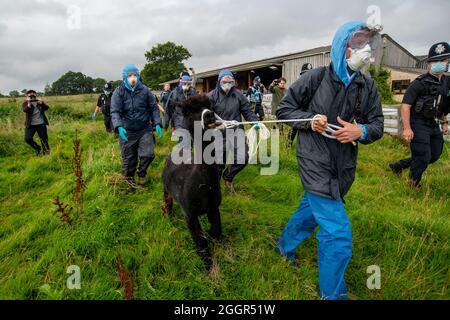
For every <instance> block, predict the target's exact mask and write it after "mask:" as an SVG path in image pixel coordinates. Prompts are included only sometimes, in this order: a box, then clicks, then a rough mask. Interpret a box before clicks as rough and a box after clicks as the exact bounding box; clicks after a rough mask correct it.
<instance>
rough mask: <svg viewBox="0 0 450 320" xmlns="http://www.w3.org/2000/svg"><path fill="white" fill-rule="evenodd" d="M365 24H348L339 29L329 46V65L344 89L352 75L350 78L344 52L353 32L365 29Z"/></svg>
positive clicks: (350, 80) (356, 22)
mask: <svg viewBox="0 0 450 320" xmlns="http://www.w3.org/2000/svg"><path fill="white" fill-rule="evenodd" d="M366 26H367V24H366V23H365V22H358V21H353V22H348V23H346V24H344V25H343V26H342V27H340V28H339V29H338V30H337V31H336V34H335V36H334V39H333V44H332V45H331V63H332V65H333V70H334V72H335V73H336V75H337V76H338V78H339V79H340V80H341V81H342V82H343V83H344V84H345V86H346V87H348V86H349V85H350V83H351V82H352V80H353V78H354V75H355V74H356V73H354V74H353V76H351V77H350V75H349V73H348V71H347V59H346V58H345V51H346V49H347V43H348V40H349V39H350V36H351V35H352V33H353V32H355V31H357V30H359V29H361V28H362V27H366Z"/></svg>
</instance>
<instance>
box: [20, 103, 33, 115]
mask: <svg viewBox="0 0 450 320" xmlns="http://www.w3.org/2000/svg"><path fill="white" fill-rule="evenodd" d="M22 110H23V112H25V113H30V112H31V103H30V102H29V101H24V102H23V104H22Z"/></svg>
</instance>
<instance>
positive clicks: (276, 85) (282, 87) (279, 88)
mask: <svg viewBox="0 0 450 320" xmlns="http://www.w3.org/2000/svg"><path fill="white" fill-rule="evenodd" d="M269 92H270V93H272V95H273V96H272V117H274V118H275V114H276V112H277V109H278V106H279V105H280V102H281V100H282V99H283V98H284V96H285V95H286V79H285V78H280V79H275V80H273V81H272V83H271V85H270V86H269Z"/></svg>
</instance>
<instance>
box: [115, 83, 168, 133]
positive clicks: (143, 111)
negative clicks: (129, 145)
mask: <svg viewBox="0 0 450 320" xmlns="http://www.w3.org/2000/svg"><path fill="white" fill-rule="evenodd" d="M111 116H112V123H113V126H114V129H115V130H117V129H118V128H119V127H123V128H125V129H126V130H129V131H134V132H137V131H141V130H144V129H146V128H151V129H153V127H155V126H156V125H158V124H159V125H161V117H160V115H159V108H158V104H157V103H156V99H155V95H154V94H153V93H152V92H151V91H150V89H149V88H147V87H146V86H144V85H143V84H141V85H140V86H139V87H137V88H136V90H135V91H134V92H131V91H130V90H128V89H127V88H126V87H125V85H123V84H122V85H121V86H120V87H118V88H117V89H116V90H115V91H114V94H113V96H112V100H111Z"/></svg>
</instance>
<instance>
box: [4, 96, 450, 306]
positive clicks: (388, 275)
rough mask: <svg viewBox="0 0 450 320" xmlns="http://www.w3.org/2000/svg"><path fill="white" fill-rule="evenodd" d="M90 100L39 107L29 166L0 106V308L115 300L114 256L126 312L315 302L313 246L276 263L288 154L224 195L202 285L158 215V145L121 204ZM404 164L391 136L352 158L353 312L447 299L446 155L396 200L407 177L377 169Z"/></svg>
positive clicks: (175, 227) (162, 151) (184, 233)
mask: <svg viewBox="0 0 450 320" xmlns="http://www.w3.org/2000/svg"><path fill="white" fill-rule="evenodd" d="M95 98H96V97H94V96H77V97H58V98H49V99H48V103H49V105H50V107H51V112H50V113H49V118H50V122H51V126H50V127H49V134H50V146H51V148H52V153H51V155H50V156H45V157H39V158H38V157H35V156H34V155H33V152H32V150H31V149H30V148H29V147H28V146H27V145H26V144H25V143H24V141H23V119H24V115H23V113H22V111H21V108H20V102H16V103H14V102H8V100H7V99H3V100H0V123H1V128H2V129H1V130H0V201H1V206H0V299H124V298H125V293H124V289H123V287H122V285H121V282H120V279H119V274H118V271H117V266H116V264H117V258H118V257H119V256H121V257H123V261H124V266H125V269H126V270H127V271H129V272H133V274H134V298H135V299H318V298H319V296H318V293H317V291H318V288H317V244H316V240H315V239H314V238H311V239H309V240H307V241H306V242H305V243H304V244H303V245H302V246H301V247H300V248H299V249H298V255H299V257H300V267H299V268H298V269H293V268H292V267H291V266H290V264H289V263H288V262H287V261H285V260H283V259H281V258H280V257H279V256H277V255H276V254H275V252H274V246H275V243H276V240H277V238H278V237H279V235H280V233H281V231H282V229H283V227H284V225H285V224H286V223H287V221H288V219H289V218H290V216H291V214H292V212H293V211H294V209H295V208H296V206H297V205H298V201H299V199H300V197H301V195H302V193H303V190H302V186H301V183H300V180H299V177H298V173H297V164H296V160H295V152H294V150H293V149H292V150H291V149H289V150H287V149H282V150H281V161H280V162H281V168H280V172H279V174H278V175H276V176H260V175H259V174H258V173H259V167H258V166H249V167H248V168H246V170H245V171H244V172H242V173H241V174H240V175H239V176H238V177H237V179H236V187H237V191H238V193H237V195H233V196H231V195H229V194H227V193H226V192H224V200H223V204H222V206H221V213H222V220H223V229H224V236H225V237H224V240H223V242H221V243H217V244H215V245H214V248H213V251H214V260H215V268H214V272H212V273H211V275H208V273H207V272H205V271H204V269H203V265H202V262H201V260H200V259H199V258H198V257H197V255H196V253H195V247H194V244H193V242H192V240H191V238H190V234H189V232H188V230H187V228H186V226H185V224H184V221H183V218H182V213H181V211H180V208H179V207H178V206H176V210H175V217H172V218H167V217H165V216H164V215H163V214H162V212H161V209H160V204H161V200H162V183H161V180H160V176H161V172H162V169H163V166H164V161H165V158H166V156H167V154H168V153H169V151H170V149H171V142H170V141H169V138H168V137H167V136H166V137H165V138H164V139H163V140H162V141H161V142H158V144H157V147H156V153H157V158H156V160H155V162H154V163H153V165H152V166H151V168H150V170H149V176H150V178H151V182H150V185H149V186H148V188H145V189H139V191H138V192H137V193H136V194H135V195H124V194H123V189H124V187H125V186H124V185H123V184H122V183H121V182H120V153H119V148H118V143H117V141H116V140H115V138H114V137H113V136H110V135H108V134H106V132H105V131H104V128H103V123H102V119H99V120H98V121H97V122H93V121H92V120H90V113H91V112H92V110H93V107H94V103H95V102H94V101H95ZM76 132H78V133H79V138H80V139H81V147H82V150H83V154H82V164H83V170H84V179H85V181H86V191H85V194H84V208H83V211H82V212H80V213H78V214H74V215H73V219H74V221H75V223H74V224H73V225H68V224H65V223H63V222H61V220H60V218H59V216H58V215H57V214H56V213H55V206H54V205H53V204H52V200H53V199H55V198H56V197H59V198H60V199H61V201H63V202H64V203H67V204H69V205H73V202H72V190H73V188H74V186H75V177H74V174H73V169H72V154H73V150H72V148H73V143H72V142H73V139H74V138H75V134H76ZM407 155H408V149H407V148H406V147H405V146H403V145H402V144H401V143H400V142H399V141H397V140H394V139H392V138H390V137H384V138H383V139H382V140H381V141H380V142H378V143H376V144H374V145H371V146H362V147H361V148H360V157H359V166H358V170H357V179H356V182H355V184H354V186H353V188H352V190H351V192H350V193H349V194H348V196H347V199H346V200H347V203H348V204H347V209H348V212H349V215H350V219H351V221H352V225H353V234H354V257H353V259H352V261H351V263H350V266H349V268H348V270H347V274H346V275H347V282H348V286H349V292H350V297H351V298H352V299H449V298H450V292H449V283H450V276H449V275H450V272H449V271H450V270H449V261H450V254H449V253H450V251H449V237H450V221H449V216H450V201H449V186H450V175H449V172H450V157H449V144H448V143H447V144H446V146H445V150H444V155H443V157H442V159H441V160H440V162H439V163H437V164H435V165H433V166H431V167H430V169H429V170H428V171H427V173H426V174H425V177H424V188H423V190H422V191H421V192H419V193H416V192H414V191H412V190H411V189H410V188H408V187H407V183H406V174H405V176H404V177H403V178H402V179H398V178H396V177H394V176H393V175H392V174H391V173H390V172H389V170H388V169H387V166H386V165H387V163H388V162H389V161H392V160H396V159H399V158H401V157H405V156H407ZM202 223H203V224H204V225H206V224H207V222H206V219H203V220H202ZM70 265H78V266H79V267H80V268H81V290H69V289H67V288H66V280H67V278H68V277H69V274H67V273H66V270H67V267H68V266H70ZM371 265H378V266H380V268H381V283H382V288H381V290H369V289H368V288H367V286H366V281H367V278H368V277H369V274H367V273H366V270H367V267H368V266H371Z"/></svg>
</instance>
